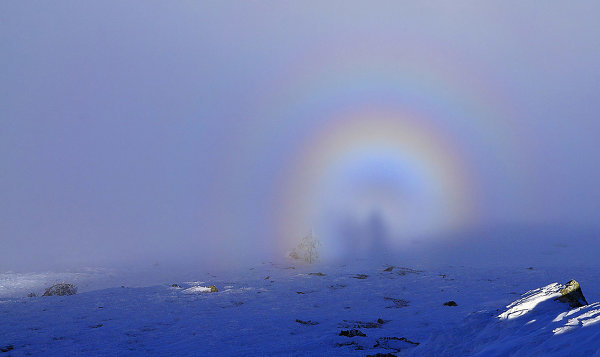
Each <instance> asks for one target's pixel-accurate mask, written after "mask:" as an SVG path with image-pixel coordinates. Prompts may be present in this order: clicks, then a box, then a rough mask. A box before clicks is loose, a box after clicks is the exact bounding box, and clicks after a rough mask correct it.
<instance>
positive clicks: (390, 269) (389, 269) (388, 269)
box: [383, 266, 394, 271]
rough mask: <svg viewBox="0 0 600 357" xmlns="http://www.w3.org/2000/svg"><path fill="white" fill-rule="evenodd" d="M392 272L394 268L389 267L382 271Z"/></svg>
mask: <svg viewBox="0 0 600 357" xmlns="http://www.w3.org/2000/svg"><path fill="white" fill-rule="evenodd" d="M392 270H394V266H390V267H387V268H385V269H383V271H392Z"/></svg>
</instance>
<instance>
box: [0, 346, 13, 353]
mask: <svg viewBox="0 0 600 357" xmlns="http://www.w3.org/2000/svg"><path fill="white" fill-rule="evenodd" d="M14 349H15V346H13V345H6V346H4V347H0V352H10V351H12V350H14Z"/></svg>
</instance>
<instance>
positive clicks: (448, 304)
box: [444, 300, 458, 306]
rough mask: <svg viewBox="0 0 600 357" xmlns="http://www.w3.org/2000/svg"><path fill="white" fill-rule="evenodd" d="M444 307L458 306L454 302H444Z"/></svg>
mask: <svg viewBox="0 0 600 357" xmlns="http://www.w3.org/2000/svg"><path fill="white" fill-rule="evenodd" d="M444 306H458V304H457V303H456V301H454V300H450V301H446V302H445V303H444Z"/></svg>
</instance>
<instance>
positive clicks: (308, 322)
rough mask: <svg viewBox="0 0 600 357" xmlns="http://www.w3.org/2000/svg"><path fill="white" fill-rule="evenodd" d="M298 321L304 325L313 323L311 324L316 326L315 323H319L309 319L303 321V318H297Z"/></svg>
mask: <svg viewBox="0 0 600 357" xmlns="http://www.w3.org/2000/svg"><path fill="white" fill-rule="evenodd" d="M296 322H297V323H299V324H302V325H311V326H314V325H318V324H319V323H318V322H313V321H311V320H308V321H302V320H298V319H296Z"/></svg>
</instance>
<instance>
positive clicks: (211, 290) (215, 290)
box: [208, 285, 219, 293]
mask: <svg viewBox="0 0 600 357" xmlns="http://www.w3.org/2000/svg"><path fill="white" fill-rule="evenodd" d="M208 288H209V289H210V292H211V293H216V292H219V289H217V287H216V286H214V285H211V286H209V287H208Z"/></svg>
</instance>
